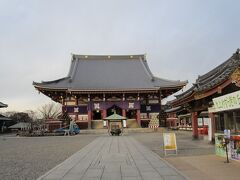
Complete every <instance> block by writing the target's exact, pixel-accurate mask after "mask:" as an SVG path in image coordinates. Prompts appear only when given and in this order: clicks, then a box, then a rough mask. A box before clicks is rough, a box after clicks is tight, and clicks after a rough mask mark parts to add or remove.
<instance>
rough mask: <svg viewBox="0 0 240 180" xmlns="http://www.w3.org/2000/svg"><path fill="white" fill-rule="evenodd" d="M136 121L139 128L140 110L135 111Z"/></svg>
mask: <svg viewBox="0 0 240 180" xmlns="http://www.w3.org/2000/svg"><path fill="white" fill-rule="evenodd" d="M136 119H137V123H138V125H139V127H141V117H140V109H137V114H136Z"/></svg>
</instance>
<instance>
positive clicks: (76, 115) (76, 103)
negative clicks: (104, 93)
mask: <svg viewBox="0 0 240 180" xmlns="http://www.w3.org/2000/svg"><path fill="white" fill-rule="evenodd" d="M75 105H76V106H77V107H78V98H77V96H75ZM78 114H79V111H77V112H76V113H75V121H77V120H78Z"/></svg>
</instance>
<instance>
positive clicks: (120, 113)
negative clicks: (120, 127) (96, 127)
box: [107, 105, 122, 116]
mask: <svg viewBox="0 0 240 180" xmlns="http://www.w3.org/2000/svg"><path fill="white" fill-rule="evenodd" d="M114 111H115V112H116V114H118V115H120V116H121V115H122V109H121V108H120V107H118V106H116V105H113V106H112V107H110V108H108V109H107V116H111V115H112V114H114Z"/></svg>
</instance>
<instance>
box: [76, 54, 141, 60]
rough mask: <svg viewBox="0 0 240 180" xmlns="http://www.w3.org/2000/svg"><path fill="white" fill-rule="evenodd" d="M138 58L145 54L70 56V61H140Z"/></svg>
mask: <svg viewBox="0 0 240 180" xmlns="http://www.w3.org/2000/svg"><path fill="white" fill-rule="evenodd" d="M140 57H145V54H130V55H86V54H85V55H80V54H72V59H73V60H75V59H77V60H80V59H86V60H108V59H109V60H115V59H121V60H123V59H125V60H131V59H135V60H136V59H140Z"/></svg>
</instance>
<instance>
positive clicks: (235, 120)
mask: <svg viewBox="0 0 240 180" xmlns="http://www.w3.org/2000/svg"><path fill="white" fill-rule="evenodd" d="M236 116H237V114H236V112H235V111H234V112H233V127H234V132H235V133H237V117H236Z"/></svg>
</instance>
